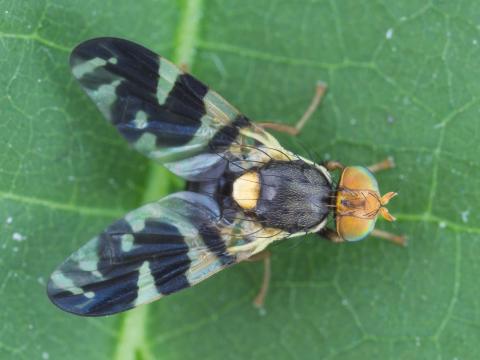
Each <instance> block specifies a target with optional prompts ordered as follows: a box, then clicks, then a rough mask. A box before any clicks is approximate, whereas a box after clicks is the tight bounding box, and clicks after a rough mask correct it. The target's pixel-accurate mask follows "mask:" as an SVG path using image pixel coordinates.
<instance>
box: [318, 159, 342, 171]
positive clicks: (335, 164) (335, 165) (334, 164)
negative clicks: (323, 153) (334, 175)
mask: <svg viewBox="0 0 480 360" xmlns="http://www.w3.org/2000/svg"><path fill="white" fill-rule="evenodd" d="M322 165H323V166H325V167H326V168H327V170H328V171H334V170H343V169H345V165H343V164H342V163H341V162H339V161H325V162H324V163H323V164H322Z"/></svg>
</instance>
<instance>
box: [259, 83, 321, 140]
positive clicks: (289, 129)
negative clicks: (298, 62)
mask: <svg viewBox="0 0 480 360" xmlns="http://www.w3.org/2000/svg"><path fill="white" fill-rule="evenodd" d="M326 91H327V84H325V83H323V82H318V83H317V86H316V88H315V95H314V96H313V99H312V101H311V102H310V105H308V107H307V110H305V113H304V114H303V115H302V117H301V118H300V120H298V122H297V123H296V124H295V125H294V126H290V125H284V124H278V123H276V122H261V123H257V125H259V126H261V127H263V128H264V129H272V130H276V131H280V132H284V133H287V134H290V135H293V136H295V135H298V134H299V133H300V131H302V129H303V127H304V126H305V124H306V123H307V121H308V120H309V119H310V117H311V116H312V114H313V113H314V112H315V110H316V109H317V107H318V105H320V102H321V101H322V98H323V95H324V94H325V92H326Z"/></svg>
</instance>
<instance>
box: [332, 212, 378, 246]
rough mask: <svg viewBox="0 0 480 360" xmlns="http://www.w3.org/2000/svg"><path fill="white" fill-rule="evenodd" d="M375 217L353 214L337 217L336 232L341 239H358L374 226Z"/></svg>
mask: <svg viewBox="0 0 480 360" xmlns="http://www.w3.org/2000/svg"><path fill="white" fill-rule="evenodd" d="M375 221H376V218H375V219H361V218H357V217H354V216H340V217H338V218H337V233H338V235H340V237H341V238H342V239H343V240H346V241H358V240H362V239H363V238H365V237H367V236H368V234H370V233H371V232H372V230H373V228H374V227H375Z"/></svg>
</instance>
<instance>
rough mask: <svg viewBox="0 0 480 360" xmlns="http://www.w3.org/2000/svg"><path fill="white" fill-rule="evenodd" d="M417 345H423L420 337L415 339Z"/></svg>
mask: <svg viewBox="0 0 480 360" xmlns="http://www.w3.org/2000/svg"><path fill="white" fill-rule="evenodd" d="M415 345H417V346H420V345H421V341H420V338H419V337H418V336H416V337H415Z"/></svg>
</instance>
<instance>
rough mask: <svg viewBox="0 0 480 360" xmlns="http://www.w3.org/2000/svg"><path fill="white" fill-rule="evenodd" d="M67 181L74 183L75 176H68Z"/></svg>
mask: <svg viewBox="0 0 480 360" xmlns="http://www.w3.org/2000/svg"><path fill="white" fill-rule="evenodd" d="M67 179H68V181H74V180H75V176H73V175H68V178H67Z"/></svg>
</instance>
